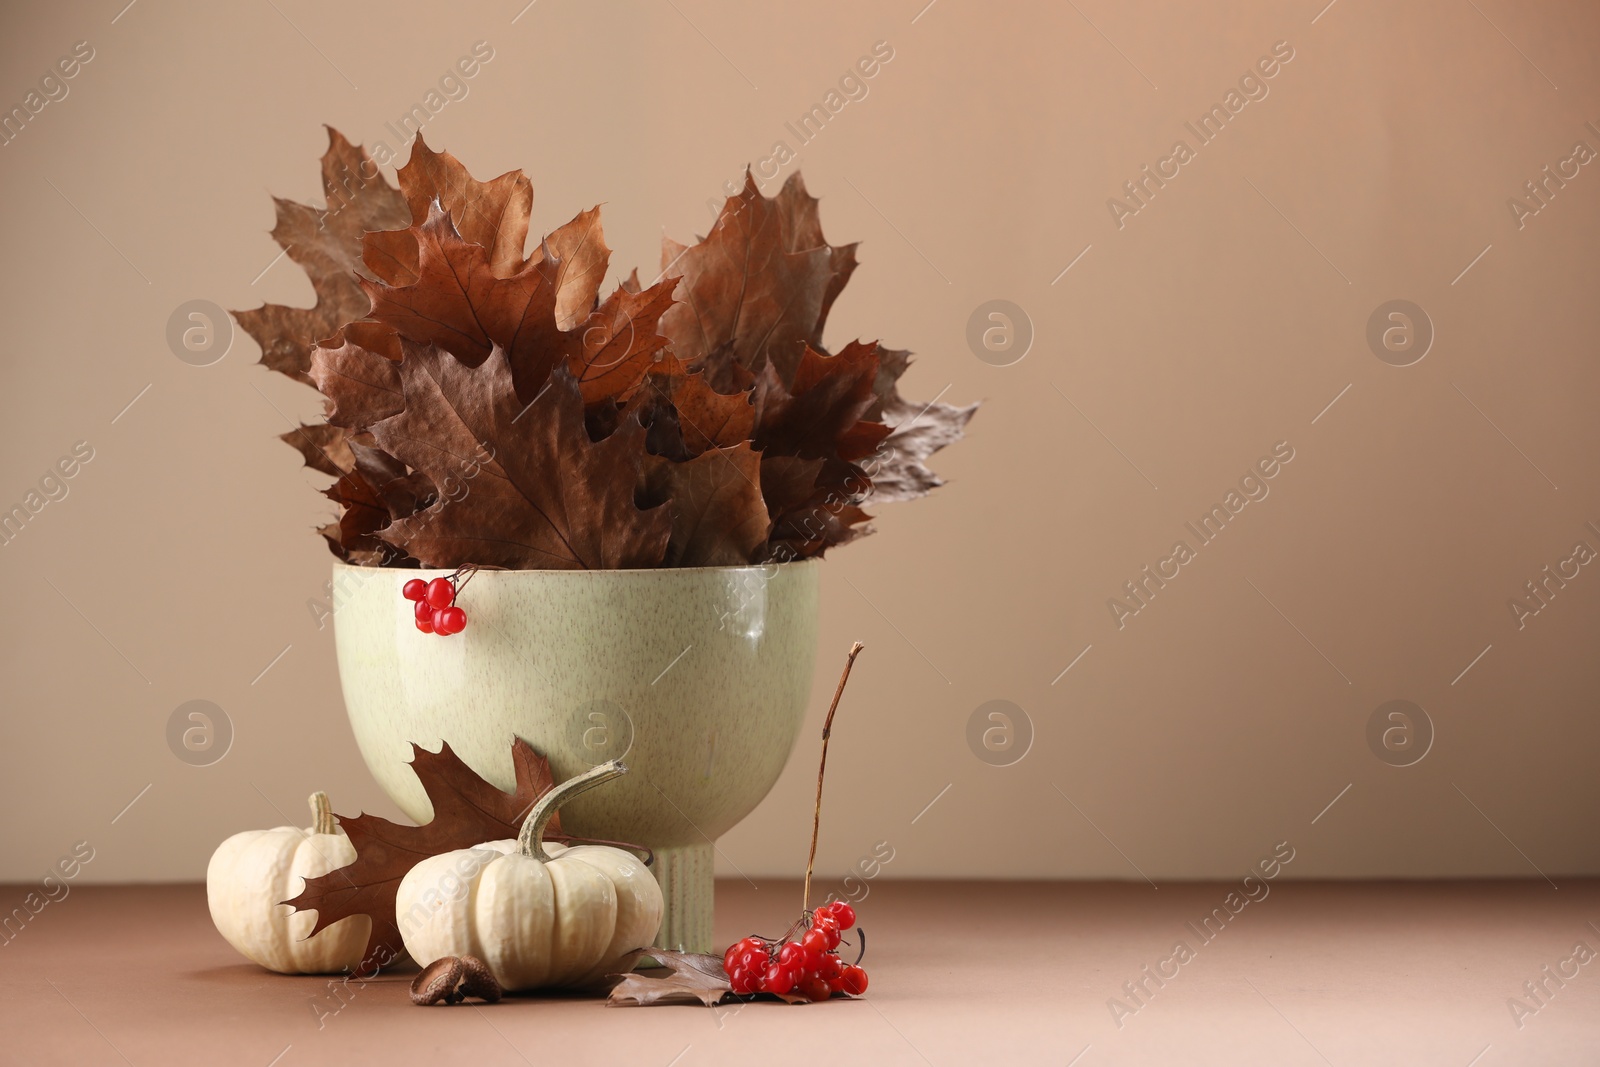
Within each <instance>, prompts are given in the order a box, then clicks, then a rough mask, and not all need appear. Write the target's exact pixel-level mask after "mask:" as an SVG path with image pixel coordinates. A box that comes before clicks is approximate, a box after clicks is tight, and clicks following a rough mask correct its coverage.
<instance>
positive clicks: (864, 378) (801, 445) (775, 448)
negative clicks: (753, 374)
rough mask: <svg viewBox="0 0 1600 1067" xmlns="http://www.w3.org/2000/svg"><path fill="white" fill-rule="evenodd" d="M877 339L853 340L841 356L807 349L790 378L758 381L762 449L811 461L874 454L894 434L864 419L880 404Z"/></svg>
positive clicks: (758, 443)
mask: <svg viewBox="0 0 1600 1067" xmlns="http://www.w3.org/2000/svg"><path fill="white" fill-rule="evenodd" d="M877 374H878V345H877V343H876V342H871V343H864V342H861V341H851V342H850V343H849V344H848V345H846V346H845V347H844V348H843V349H841V350H840V351H839V353H838V354H837V355H826V354H824V353H822V352H818V351H817V350H816V349H814V348H812V347H811V346H810V345H805V346H803V348H802V351H801V356H800V360H799V363H798V364H797V366H796V367H795V372H794V374H793V376H792V378H791V380H790V381H789V382H788V383H787V384H785V383H784V382H781V381H778V380H776V379H775V378H773V377H772V376H771V375H770V374H768V375H766V376H765V378H764V380H763V381H761V382H759V383H758V396H759V401H758V402H759V403H760V405H761V416H760V421H759V424H758V425H757V426H756V430H755V442H756V446H757V447H759V448H760V449H761V450H762V451H763V452H770V453H773V454H774V455H783V456H804V457H806V458H808V459H812V458H820V459H832V458H839V459H844V460H857V459H861V458H862V457H864V456H869V455H871V454H872V453H873V451H874V450H875V449H876V448H877V446H878V442H879V441H881V440H883V438H884V437H885V436H887V435H888V433H889V428H888V427H886V426H883V425H881V424H879V423H875V422H870V421H865V416H866V414H867V412H868V411H869V410H871V408H872V406H873V405H874V404H875V403H876V402H877V396H876V394H875V393H873V391H872V387H873V382H874V381H875V380H876V379H877Z"/></svg>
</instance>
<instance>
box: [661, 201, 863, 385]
mask: <svg viewBox="0 0 1600 1067" xmlns="http://www.w3.org/2000/svg"><path fill="white" fill-rule="evenodd" d="M805 195H806V194H805V187H804V186H803V185H799V184H798V183H793V182H791V183H788V184H785V186H784V189H783V191H782V192H780V194H779V198H777V199H769V198H768V197H765V196H763V195H762V194H761V190H760V189H758V188H757V187H756V183H755V178H754V176H753V175H751V174H750V173H749V172H746V174H745V185H744V189H743V190H742V191H741V192H740V193H739V194H738V195H737V196H731V197H729V198H728V200H727V202H726V203H725V204H724V205H723V208H722V213H721V214H720V215H718V216H717V221H716V223H715V224H714V225H713V226H712V227H711V232H710V233H709V234H707V235H706V236H705V237H704V238H702V239H701V240H699V241H698V242H697V243H695V244H693V245H689V246H684V245H680V244H678V243H677V242H675V241H671V240H667V241H665V242H664V243H663V247H662V251H661V266H662V273H663V274H676V275H681V276H682V278H683V284H682V285H681V286H680V287H679V289H678V299H679V301H681V302H680V303H678V304H677V305H675V306H674V307H673V308H672V310H671V311H669V312H667V313H666V314H665V315H663V316H662V317H661V330H662V332H663V333H664V334H666V335H667V337H668V338H669V339H670V340H671V341H672V347H673V351H674V352H675V353H676V354H677V355H678V357H679V358H680V359H682V360H684V361H685V362H687V363H689V364H691V365H694V366H696V367H699V368H701V369H703V370H704V371H705V373H706V376H707V378H708V379H709V380H710V381H711V383H712V384H713V385H716V386H718V387H719V388H723V389H724V390H726V389H727V388H728V387H729V386H731V385H736V384H737V383H738V379H737V377H736V376H735V371H734V370H733V368H734V367H739V368H742V369H743V370H745V371H747V372H749V373H752V374H754V373H758V372H759V371H760V370H761V368H762V367H763V366H766V365H767V364H769V363H770V364H772V365H773V366H774V367H775V368H776V370H777V372H778V376H779V378H781V379H782V380H784V381H787V380H788V379H789V378H790V377H791V376H792V375H793V372H794V368H795V366H796V365H797V364H798V363H799V361H800V355H801V351H802V349H803V347H804V345H805V344H806V342H807V341H809V340H811V339H813V338H815V337H820V335H821V332H822V325H823V322H824V319H825V318H826V309H827V305H828V303H829V302H830V301H831V296H830V293H831V294H833V295H837V291H838V289H839V288H840V287H842V286H843V281H842V280H840V273H841V270H840V268H839V267H836V265H835V263H834V254H833V250H832V249H831V248H829V247H828V246H826V245H818V246H816V247H812V248H795V247H792V246H791V239H795V237H796V234H797V233H803V234H804V235H805V236H807V237H809V236H810V231H809V230H806V229H805V228H804V227H802V226H801V225H800V224H799V223H798V222H797V221H796V219H797V218H804V217H805V214H806V212H805V210H804V209H802V208H801V207H800V206H799V205H795V204H790V203H788V202H785V203H783V204H780V203H779V199H782V198H786V197H787V198H789V199H791V200H792V199H796V198H798V197H804V196H805ZM816 233H817V235H818V236H820V233H821V230H820V227H819V228H818V229H817V231H816ZM851 263H852V265H853V253H852V257H851ZM843 275H844V277H848V275H849V271H848V270H844V271H843Z"/></svg>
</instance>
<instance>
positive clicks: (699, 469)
mask: <svg viewBox="0 0 1600 1067" xmlns="http://www.w3.org/2000/svg"><path fill="white" fill-rule="evenodd" d="M645 471H646V473H645V478H646V485H647V489H648V492H649V493H650V495H651V497H652V498H653V499H662V500H665V501H666V507H667V509H668V510H669V511H670V512H671V514H672V536H671V538H670V540H668V542H667V554H666V558H665V560H664V562H665V564H666V565H667V566H668V567H740V566H743V565H745V564H747V563H749V562H750V561H751V560H753V559H754V558H755V557H756V550H757V549H759V548H760V547H761V544H762V542H764V541H766V539H767V529H768V527H769V526H770V525H771V521H770V519H769V518H768V516H767V509H766V505H765V503H764V502H763V501H762V498H761V453H759V452H757V451H755V450H754V449H752V448H751V447H750V443H749V442H748V441H744V442H741V443H739V444H737V445H733V446H732V447H729V448H713V449H711V450H710V451H706V452H702V453H700V455H698V456H695V457H694V458H693V459H690V460H686V461H684V462H682V463H674V462H673V461H671V460H669V459H665V458H663V457H660V456H651V457H650V462H649V463H648V465H647V466H646V468H645Z"/></svg>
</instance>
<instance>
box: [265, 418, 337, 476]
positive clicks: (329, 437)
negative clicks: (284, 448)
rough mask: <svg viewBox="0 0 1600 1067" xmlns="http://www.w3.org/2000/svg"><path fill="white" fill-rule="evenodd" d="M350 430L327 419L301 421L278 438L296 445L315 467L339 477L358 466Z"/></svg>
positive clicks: (309, 465) (307, 460)
mask: <svg viewBox="0 0 1600 1067" xmlns="http://www.w3.org/2000/svg"><path fill="white" fill-rule="evenodd" d="M349 437H350V434H349V431H348V430H345V429H343V428H342V427H339V426H330V425H329V424H328V423H325V422H317V423H301V424H300V425H299V426H298V427H296V428H295V429H293V430H290V431H289V432H288V433H284V434H279V435H278V440H280V441H283V442H285V443H287V444H290V445H293V446H294V448H295V449H296V450H297V451H298V452H299V453H300V455H301V457H302V458H303V459H304V460H305V461H306V466H308V467H310V468H311V469H312V470H315V471H321V472H322V473H323V474H331V475H333V476H334V477H335V478H337V477H339V476H340V475H341V474H344V473H345V472H346V471H348V470H350V469H352V468H353V467H354V466H355V465H356V460H355V457H354V456H353V455H351V454H350V443H349Z"/></svg>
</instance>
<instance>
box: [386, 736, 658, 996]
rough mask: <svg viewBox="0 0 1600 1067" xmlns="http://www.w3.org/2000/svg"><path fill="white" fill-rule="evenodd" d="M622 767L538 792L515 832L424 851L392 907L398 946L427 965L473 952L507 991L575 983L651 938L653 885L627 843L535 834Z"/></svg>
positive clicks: (605, 767) (602, 971)
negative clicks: (567, 840)
mask: <svg viewBox="0 0 1600 1067" xmlns="http://www.w3.org/2000/svg"><path fill="white" fill-rule="evenodd" d="M626 771H627V767H625V766H623V765H622V764H621V763H619V762H617V761H616V760H612V761H611V762H609V763H604V764H601V765H600V766H598V767H596V768H594V769H593V770H591V771H588V772H586V773H584V774H581V775H578V776H577V777H575V778H571V779H569V780H568V781H566V782H564V783H562V784H561V785H560V786H557V787H556V788H555V789H552V790H551V791H550V792H548V793H546V794H545V795H544V796H543V797H542V798H540V800H539V803H538V804H536V805H535V806H534V809H533V811H532V812H531V813H530V814H529V815H528V818H527V821H525V822H524V823H523V824H522V833H521V836H520V837H519V838H518V839H517V840H515V841H490V842H488V843H487V844H483V845H479V846H477V847H476V848H470V849H461V850H458V851H455V852H447V853H444V854H443V855H439V856H433V857H430V858H429V859H425V860H423V861H422V862H421V863H418V864H417V865H416V866H415V867H413V868H411V870H410V872H409V873H408V874H407V875H406V876H405V878H404V879H403V880H402V881H401V882H400V890H399V892H398V894H397V895H396V897H395V914H396V916H397V917H398V919H399V923H400V936H401V937H402V938H404V940H405V945H406V951H407V952H409V953H410V955H411V958H412V959H414V960H416V962H417V964H418V965H419V966H422V967H426V966H427V965H428V964H430V963H432V962H433V961H434V960H437V959H439V958H441V957H443V956H477V957H478V958H479V959H481V960H483V961H484V963H486V964H488V966H489V970H490V972H491V973H493V974H494V977H495V980H496V981H498V982H499V983H500V985H501V987H502V988H504V989H505V990H507V991H508V992H509V991H512V990H529V989H551V988H581V987H583V986H586V985H590V984H592V983H593V982H595V981H596V980H598V979H600V978H602V977H604V976H605V975H607V974H609V973H612V971H613V970H614V968H615V967H616V966H617V965H618V963H619V962H620V961H621V959H622V957H623V956H625V955H626V954H627V953H629V952H630V951H632V950H633V949H636V948H644V947H646V946H648V945H650V944H651V942H653V941H654V940H655V937H656V932H657V931H658V930H659V929H660V928H661V910H662V900H661V887H660V886H659V885H657V884H656V880H655V876H654V875H652V874H651V873H650V871H649V869H648V868H647V867H645V865H644V863H643V862H642V861H641V860H639V858H638V857H636V856H634V855H633V854H632V853H630V852H625V851H623V850H622V849H620V848H611V847H609V846H606V845H574V846H572V847H570V848H565V847H562V846H561V845H556V844H549V845H547V844H545V843H544V841H543V837H544V828H545V825H546V824H547V823H548V822H549V821H550V819H551V818H552V817H553V816H554V815H555V812H556V809H557V808H559V807H560V806H561V805H562V804H563V803H564V802H566V801H567V800H568V799H569V798H571V797H572V796H574V795H576V794H577V793H579V792H581V791H583V790H585V789H588V788H590V787H591V786H595V785H599V784H600V783H601V782H606V781H610V780H611V779H612V778H615V777H617V776H618V775H620V774H623V773H625V772H626Z"/></svg>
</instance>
